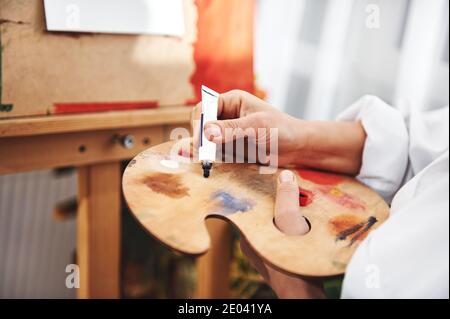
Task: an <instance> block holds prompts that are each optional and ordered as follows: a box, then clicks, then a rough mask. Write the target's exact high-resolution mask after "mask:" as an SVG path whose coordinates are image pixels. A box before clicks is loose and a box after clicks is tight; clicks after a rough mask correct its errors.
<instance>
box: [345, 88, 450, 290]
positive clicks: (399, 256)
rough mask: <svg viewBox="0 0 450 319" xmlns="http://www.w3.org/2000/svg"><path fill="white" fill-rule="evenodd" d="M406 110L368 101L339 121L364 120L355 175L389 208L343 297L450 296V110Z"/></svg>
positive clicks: (353, 267) (351, 269) (358, 257)
mask: <svg viewBox="0 0 450 319" xmlns="http://www.w3.org/2000/svg"><path fill="white" fill-rule="evenodd" d="M405 111H406V112H404V113H406V114H402V113H400V111H398V110H396V109H394V108H392V107H390V106H389V105H387V104H386V103H384V102H383V101H381V100H380V99H378V98H376V97H373V96H365V97H363V98H362V99H360V100H359V101H358V102H356V103H355V104H353V105H352V106H350V107H349V108H348V109H347V110H345V111H344V113H342V114H341V115H340V116H339V118H338V119H339V120H344V121H355V120H360V121H361V123H362V125H363V127H364V129H365V131H366V133H367V139H366V142H365V145H364V151H363V163H362V167H361V171H360V174H359V175H358V177H357V178H358V179H359V180H360V181H362V182H363V183H365V184H366V185H368V186H369V187H371V188H372V189H374V190H375V191H377V192H378V193H379V194H380V195H381V196H383V198H384V199H385V200H386V201H387V202H388V203H390V204H391V210H390V216H389V218H388V219H387V220H386V221H385V222H384V223H383V224H382V225H381V226H380V227H379V228H378V229H376V230H374V231H373V232H371V233H370V234H369V236H368V237H367V238H366V239H365V240H364V241H363V242H362V243H361V244H360V246H359V247H358V249H357V250H356V252H355V254H354V255H353V257H352V259H351V261H350V263H349V265H348V266H347V270H346V273H345V277H344V283H343V288H342V298H449V108H448V106H447V107H444V108H442V109H438V110H434V111H428V112H419V111H417V110H414V109H412V108H409V109H408V108H407V109H405Z"/></svg>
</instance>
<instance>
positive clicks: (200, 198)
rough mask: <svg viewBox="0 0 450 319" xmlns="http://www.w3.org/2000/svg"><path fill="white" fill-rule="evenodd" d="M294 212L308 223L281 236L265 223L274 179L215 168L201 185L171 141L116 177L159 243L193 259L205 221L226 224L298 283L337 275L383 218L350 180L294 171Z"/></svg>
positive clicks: (196, 169)
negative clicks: (299, 278)
mask: <svg viewBox="0 0 450 319" xmlns="http://www.w3.org/2000/svg"><path fill="white" fill-rule="evenodd" d="M295 171H296V173H297V179H298V182H299V185H300V195H299V202H301V206H303V207H301V211H302V213H303V214H304V216H305V217H306V218H307V219H308V220H309V222H310V224H311V230H310V231H309V233H307V234H306V235H304V236H289V235H285V234H283V233H282V232H281V231H279V230H278V229H277V228H276V226H275V225H274V223H273V218H274V215H273V214H274V213H273V210H274V199H275V190H276V180H277V176H278V172H277V173H276V174H270V175H267V174H260V173H259V166H257V165H254V164H225V163H224V164H222V163H216V164H214V166H213V169H212V171H211V176H210V178H208V179H205V178H204V177H203V176H202V173H203V172H202V169H201V165H200V164H199V163H193V162H192V161H190V160H189V158H186V157H183V156H181V155H178V154H177V151H176V148H175V147H174V143H173V142H168V143H164V144H160V145H158V146H155V147H152V148H150V149H148V150H146V151H144V152H142V153H140V154H139V155H138V156H136V157H135V158H134V159H133V160H132V161H131V162H130V163H129V165H128V167H127V168H126V170H125V173H124V175H123V181H122V183H123V191H124V195H125V199H126V201H127V203H128V205H129V207H130V209H131V211H132V212H133V214H134V215H135V217H136V218H137V220H138V221H139V222H140V223H141V224H142V226H143V227H144V228H145V229H146V230H147V231H148V232H149V233H150V234H152V235H153V236H154V237H156V238H157V239H158V240H160V241H161V242H162V243H163V244H165V245H167V246H169V247H170V248H172V249H174V250H177V251H179V252H182V253H186V254H191V255H199V254H202V253H205V252H206V251H207V250H208V248H209V246H210V239H209V235H208V232H207V229H206V226H205V218H207V217H218V218H222V219H225V220H227V221H229V222H231V223H232V224H233V225H234V226H236V227H237V229H239V231H240V233H241V235H243V236H245V238H246V239H247V240H248V242H249V243H250V245H251V246H252V247H253V248H254V249H255V251H256V252H257V253H258V254H259V256H260V257H262V258H263V259H264V260H265V261H266V262H268V263H270V264H271V265H272V266H274V267H276V268H278V269H280V270H283V271H285V272H288V273H292V274H298V275H305V276H331V275H338V274H342V273H344V271H345V268H346V265H347V263H348V262H349V260H350V257H351V256H352V254H353V252H354V251H355V249H356V247H357V246H358V244H359V243H360V241H361V240H362V239H364V238H365V237H366V236H367V234H368V233H369V232H370V231H372V230H373V229H375V228H377V227H378V226H379V225H380V224H381V223H382V222H383V221H384V220H385V219H386V218H387V217H388V214H389V208H388V206H387V204H386V203H385V202H384V201H383V199H382V198H381V197H380V196H379V195H377V194H376V193H375V192H373V191H372V190H370V189H369V188H368V187H366V186H364V185H363V184H361V183H359V182H358V181H356V180H355V179H353V178H350V177H347V176H343V175H336V174H331V173H323V172H319V171H314V170H306V169H298V170H295Z"/></svg>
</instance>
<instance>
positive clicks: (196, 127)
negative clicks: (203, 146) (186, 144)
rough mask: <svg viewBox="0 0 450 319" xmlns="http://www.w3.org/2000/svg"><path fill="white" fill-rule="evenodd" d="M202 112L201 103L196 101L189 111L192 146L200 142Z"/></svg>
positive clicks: (195, 146) (196, 146)
mask: <svg viewBox="0 0 450 319" xmlns="http://www.w3.org/2000/svg"><path fill="white" fill-rule="evenodd" d="M201 114H202V103H201V102H200V103H198V104H197V105H196V106H195V107H194V108H193V109H192V111H191V128H192V141H193V145H194V148H198V145H199V143H200V116H201Z"/></svg>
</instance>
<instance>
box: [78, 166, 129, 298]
mask: <svg viewBox="0 0 450 319" xmlns="http://www.w3.org/2000/svg"><path fill="white" fill-rule="evenodd" d="M120 194H121V193H120V163H119V162H116V163H102V164H95V165H90V166H86V167H80V168H79V170H78V213H77V253H78V255H77V256H78V265H79V266H80V288H79V290H78V297H79V298H119V297H120Z"/></svg>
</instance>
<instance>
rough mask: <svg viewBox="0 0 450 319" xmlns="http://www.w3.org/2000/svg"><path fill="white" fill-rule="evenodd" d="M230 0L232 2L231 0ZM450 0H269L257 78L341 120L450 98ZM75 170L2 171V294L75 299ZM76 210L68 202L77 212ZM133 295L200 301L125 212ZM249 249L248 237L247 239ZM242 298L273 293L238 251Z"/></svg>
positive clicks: (181, 269)
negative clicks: (364, 104)
mask: <svg viewBox="0 0 450 319" xmlns="http://www.w3.org/2000/svg"><path fill="white" fill-rule="evenodd" d="M223 1H226V0H223ZM448 11H449V2H448V1H447V0H380V1H375V0H371V1H368V0H283V1H279V0H258V1H257V9H256V16H255V52H254V55H255V61H254V62H255V78H256V82H257V85H258V88H259V89H260V90H262V91H263V92H265V95H266V99H267V100H268V101H269V102H270V103H271V104H273V105H274V106H276V107H278V108H280V109H282V110H284V111H286V112H288V113H290V114H292V115H294V116H296V117H303V118H306V119H332V118H334V117H335V116H336V115H337V114H338V113H339V112H340V111H342V110H343V109H344V108H345V107H347V106H349V105H350V104H351V103H353V102H354V101H355V100H357V99H358V98H359V97H361V96H363V95H365V94H373V95H376V96H378V97H380V98H382V99H383V100H385V101H386V102H388V103H389V104H391V105H392V106H393V107H397V108H400V109H401V108H402V106H403V105H405V104H406V103H409V104H413V105H414V107H417V108H419V109H422V110H431V109H434V108H437V107H441V106H443V105H448V100H449V89H448V86H449V25H448V21H449V17H448ZM76 184H77V181H76V174H75V171H74V170H73V169H70V168H69V169H61V170H49V171H38V172H30V173H21V174H14V175H4V176H0V298H38V297H40V298H51V297H53V298H74V297H75V291H74V290H73V289H67V288H66V287H65V278H66V276H67V274H66V273H65V267H66V265H67V264H69V263H72V262H74V261H76V260H75V258H76V257H75V235H76V232H75V219H74V218H73V216H61V215H59V214H58V209H55V207H58V205H69V206H70V205H71V204H72V205H73V204H74V203H73V200H74V199H75V196H76V191H77V189H76ZM66 211H67V209H66ZM123 220H124V223H123V239H122V240H123V243H122V245H123V256H122V259H123V260H122V271H123V283H122V290H123V295H124V297H128V298H136V297H189V296H192V294H193V290H194V283H195V267H194V261H193V260H192V259H190V258H186V257H181V256H178V255H175V254H173V253H171V252H169V251H168V250H166V249H165V248H163V247H162V246H160V245H159V244H158V243H155V242H154V241H153V240H152V239H151V238H149V237H148V236H147V235H146V234H145V233H144V232H143V231H142V230H141V228H140V227H139V226H138V225H136V223H135V222H134V220H133V219H132V218H131V217H130V214H129V213H128V211H127V209H126V208H125V207H124V208H123ZM236 247H238V245H236ZM235 255H236V257H237V258H235V262H234V264H233V269H232V282H231V283H230V284H231V286H232V289H233V296H234V297H270V296H273V294H272V292H271V291H270V289H269V288H268V287H266V286H265V285H263V284H262V282H261V278H260V277H259V276H258V275H257V274H255V273H254V272H253V270H252V269H251V267H249V265H248V264H247V263H246V262H245V260H244V259H243V258H242V256H241V254H240V251H239V249H238V248H236V249H235Z"/></svg>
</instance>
